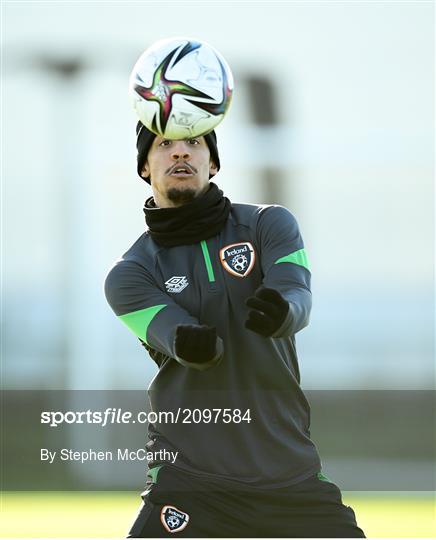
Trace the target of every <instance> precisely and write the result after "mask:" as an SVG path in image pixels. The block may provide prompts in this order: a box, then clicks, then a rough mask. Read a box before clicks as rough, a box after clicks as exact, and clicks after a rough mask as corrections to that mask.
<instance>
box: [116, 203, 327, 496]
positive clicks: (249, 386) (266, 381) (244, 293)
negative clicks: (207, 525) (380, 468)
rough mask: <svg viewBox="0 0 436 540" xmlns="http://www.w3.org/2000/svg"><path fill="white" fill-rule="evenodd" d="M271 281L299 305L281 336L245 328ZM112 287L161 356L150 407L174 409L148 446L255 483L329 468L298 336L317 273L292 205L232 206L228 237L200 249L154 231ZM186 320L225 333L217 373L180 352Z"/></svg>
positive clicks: (224, 233) (128, 257) (197, 468)
mask: <svg viewBox="0 0 436 540" xmlns="http://www.w3.org/2000/svg"><path fill="white" fill-rule="evenodd" d="M261 284H263V285H264V286H265V287H271V288H274V289H276V290H278V291H279V292H280V293H281V294H282V295H283V296H284V297H285V298H286V299H287V300H288V301H289V306H290V309H289V313H288V317H287V319H286V320H285V322H284V323H283V325H282V327H281V328H280V329H279V330H278V331H277V332H276V334H275V335H274V336H273V337H271V338H265V337H262V336H260V335H258V334H256V333H254V332H252V331H250V330H247V329H246V328H245V327H244V322H245V320H246V318H247V313H248V308H247V307H246V306H245V300H246V299H247V298H248V297H249V296H252V295H253V293H254V291H255V290H256V289H257V288H258V287H259V286H260V285H261ZM105 291H106V297H107V299H108V302H109V303H110V305H111V307H112V309H113V310H114V312H115V313H116V315H117V316H118V317H119V318H120V319H121V320H122V321H123V322H124V323H125V324H126V325H127V326H128V327H129V328H130V330H132V331H133V333H134V334H135V335H136V336H137V337H139V338H140V339H141V340H143V341H144V342H146V344H147V345H148V347H150V348H151V349H153V350H154V351H157V352H158V353H159V354H155V355H154V356H155V357H158V359H159V372H158V373H157V375H156V376H155V377H154V379H153V380H152V382H151V384H150V387H149V399H150V404H151V410H153V411H155V412H156V413H159V412H173V413H174V416H173V421H169V419H170V416H167V417H165V415H161V416H160V418H159V420H160V421H158V422H156V423H154V424H152V425H150V426H149V437H150V443H149V445H148V447H149V449H150V450H152V451H156V450H163V449H165V450H169V451H172V452H174V451H177V452H179V453H178V457H177V460H176V462H175V463H174V465H173V466H175V467H178V468H181V469H183V470H186V471H189V472H191V473H194V474H200V475H202V476H205V477H208V476H209V477H211V478H215V479H217V480H219V479H220V480H222V481H230V482H232V481H233V482H235V481H236V482H239V483H243V484H244V485H245V486H253V487H279V486H287V485H291V484H294V483H297V482H299V481H301V480H304V479H305V478H308V477H309V476H311V475H312V474H314V473H317V472H318V471H320V468H321V466H320V460H319V456H318V453H317V450H316V447H315V445H314V444H313V443H312V441H311V440H310V435H309V421H310V411H309V405H308V403H307V400H306V398H305V396H304V394H303V392H302V390H301V388H300V384H299V383H300V374H299V368H298V362H297V354H296V349H295V338H294V335H295V334H296V333H297V332H298V331H299V330H301V329H302V328H304V327H305V326H306V325H307V324H308V320H309V313H310V308H311V293H310V271H309V268H308V263H307V258H306V254H305V250H304V246H303V240H302V238H301V235H300V232H299V229H298V225H297V222H296V220H295V218H294V217H293V215H292V214H291V213H290V212H289V211H288V210H287V209H286V208H284V207H281V206H256V205H250V204H232V206H231V210H230V214H229V217H228V219H227V221H226V223H225V225H224V228H223V229H222V230H221V232H220V233H219V234H217V235H216V236H214V237H212V238H209V239H208V240H207V241H206V240H203V241H201V242H200V243H197V244H191V245H179V246H174V247H170V248H168V247H162V246H160V245H158V244H157V243H156V242H154V241H153V239H152V238H151V236H150V235H149V233H148V232H145V233H144V234H142V235H141V236H140V238H139V239H138V240H137V241H136V242H135V243H134V244H133V246H132V247H131V248H130V249H129V250H128V251H127V252H126V254H125V255H124V256H123V257H122V258H121V259H120V260H119V261H118V262H117V263H116V264H115V266H114V267H113V268H112V269H111V271H110V273H109V275H108V277H107V279H106V284H105ZM178 324H205V325H208V326H215V327H216V328H217V333H218V336H220V338H221V341H220V345H221V346H222V348H221V350H220V354H219V358H217V359H216V360H217V361H215V362H212V363H211V367H209V369H206V370H199V369H195V366H193V365H189V364H188V363H186V362H185V361H183V360H181V359H178V358H177V357H176V355H175V351H174V335H175V328H176V326H177V325H178ZM189 411H191V412H189ZM194 411H196V412H194ZM247 411H248V412H247ZM158 464H160V463H153V464H152V466H153V465H158Z"/></svg>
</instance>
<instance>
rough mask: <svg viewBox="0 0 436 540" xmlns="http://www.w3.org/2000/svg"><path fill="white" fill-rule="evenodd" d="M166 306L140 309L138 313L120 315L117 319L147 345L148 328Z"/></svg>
mask: <svg viewBox="0 0 436 540" xmlns="http://www.w3.org/2000/svg"><path fill="white" fill-rule="evenodd" d="M166 306H167V305H166V304H160V305H158V306H152V307H149V308H145V309H140V310H139V311H132V313H126V314H125V315H120V316H119V317H118V318H119V319H120V320H122V321H123V323H124V324H126V325H127V326H128V327H129V328H130V330H131V331H132V332H133V333H134V334H135V335H136V336H138V337H139V338H141V339H142V340H143V341H145V342H146V343H147V345H149V343H148V341H147V330H148V326H149V324H150V323H151V321H152V320H153V319H154V317H155V316H156V315H157V314H158V313H159V311H160V310H161V309H163V308H164V307H166Z"/></svg>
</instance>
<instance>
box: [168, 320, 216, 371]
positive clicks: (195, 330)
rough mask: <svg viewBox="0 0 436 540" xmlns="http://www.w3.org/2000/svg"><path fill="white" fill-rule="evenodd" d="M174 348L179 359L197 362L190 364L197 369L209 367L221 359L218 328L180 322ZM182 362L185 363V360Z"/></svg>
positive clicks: (190, 362)
mask: <svg viewBox="0 0 436 540" xmlns="http://www.w3.org/2000/svg"><path fill="white" fill-rule="evenodd" d="M174 348H175V351H176V355H177V357H178V358H179V359H182V360H184V361H185V362H187V363H189V364H196V365H192V366H189V367H195V368H196V369H200V370H202V369H207V368H208V367H211V366H212V365H215V363H218V361H219V360H220V358H219V357H218V351H217V334H216V328H214V327H213V328H211V327H210V326H205V325H198V326H197V325H189V324H179V325H178V326H177V328H176V337H175V339H174ZM213 360H216V362H215V361H213ZM212 361H213V362H212ZM181 363H182V364H183V362H181ZM183 365H187V364H183Z"/></svg>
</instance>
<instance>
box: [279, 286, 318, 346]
mask: <svg viewBox="0 0 436 540" xmlns="http://www.w3.org/2000/svg"><path fill="white" fill-rule="evenodd" d="M283 296H284V298H285V299H286V300H287V301H288V302H289V311H288V314H287V315H286V319H285V320H284V321H283V323H282V325H281V326H280V328H278V329H277V330H276V332H275V333H274V334H273V336H272V337H280V338H282V337H289V336H292V335H294V334H296V333H297V332H299V331H300V330H302V329H303V328H305V327H306V326H307V325H308V324H309V318H310V311H311V307H312V295H311V293H310V291H308V290H307V289H293V290H290V291H288V292H287V293H286V292H285V293H284V294H283Z"/></svg>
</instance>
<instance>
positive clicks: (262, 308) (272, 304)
mask: <svg viewBox="0 0 436 540" xmlns="http://www.w3.org/2000/svg"><path fill="white" fill-rule="evenodd" d="M245 304H246V305H247V306H248V307H249V308H252V309H251V310H250V311H249V312H248V319H247V320H246V321H245V328H248V329H249V330H253V332H257V333H258V334H260V335H261V336H264V337H270V336H272V335H273V334H274V333H275V332H277V330H278V329H279V328H280V327H281V326H282V324H283V323H284V322H285V319H286V316H287V314H288V311H289V304H288V302H287V301H286V300H285V299H284V298H283V296H282V295H281V294H280V293H279V292H278V291H276V290H275V289H268V288H266V287H259V288H258V289H257V291H256V292H255V293H254V296H250V297H249V298H247V300H246V302H245Z"/></svg>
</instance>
